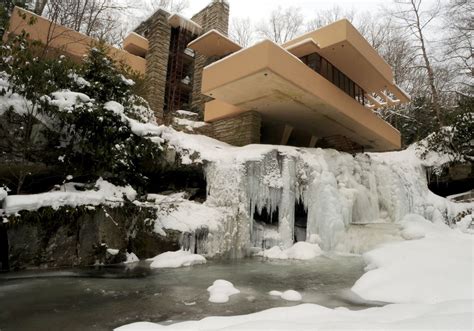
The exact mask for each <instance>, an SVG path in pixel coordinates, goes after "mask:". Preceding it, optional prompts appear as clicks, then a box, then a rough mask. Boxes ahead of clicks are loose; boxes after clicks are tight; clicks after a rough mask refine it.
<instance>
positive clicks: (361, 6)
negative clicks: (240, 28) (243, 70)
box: [184, 0, 392, 21]
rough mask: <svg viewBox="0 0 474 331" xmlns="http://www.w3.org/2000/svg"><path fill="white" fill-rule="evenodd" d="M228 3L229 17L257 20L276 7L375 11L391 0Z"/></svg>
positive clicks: (194, 8) (193, 9) (197, 4)
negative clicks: (335, 7) (339, 8)
mask: <svg viewBox="0 0 474 331" xmlns="http://www.w3.org/2000/svg"><path fill="white" fill-rule="evenodd" d="M228 1H229V3H230V15H231V17H250V18H251V19H252V20H254V21H258V20H260V19H263V18H265V17H267V16H268V14H269V13H270V12H271V11H272V10H273V9H274V8H276V7H278V6H281V7H289V6H295V7H300V8H302V9H303V13H304V14H305V16H307V17H311V15H312V14H313V13H315V12H317V11H318V10H321V9H328V8H332V7H334V6H339V7H341V8H347V9H352V8H354V9H356V10H357V12H366V11H375V10H377V9H379V8H380V7H381V6H383V5H384V4H385V5H391V4H392V1H391V0H293V1H288V0H228ZM210 2H211V0H189V5H190V6H189V9H188V10H186V11H185V12H184V14H185V15H186V16H187V17H190V16H192V15H193V14H194V13H197V12H198V11H199V10H201V9H202V8H204V7H206V6H207V5H208V4H209V3H210Z"/></svg>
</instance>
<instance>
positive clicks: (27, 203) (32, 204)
mask: <svg viewBox="0 0 474 331" xmlns="http://www.w3.org/2000/svg"><path fill="white" fill-rule="evenodd" d="M81 185H82V184H80V183H66V184H64V185H61V187H60V188H59V190H58V191H53V192H46V193H39V194H27V195H8V196H6V197H5V202H4V206H3V208H4V212H5V213H6V214H7V215H10V214H15V213H17V212H19V211H21V210H37V209H39V208H41V207H52V208H55V209H57V208H59V207H61V206H71V207H76V206H82V205H92V206H97V205H100V204H105V205H117V204H118V203H121V202H123V201H124V196H125V197H127V199H129V200H135V198H136V195H137V192H136V191H135V190H134V189H133V188H132V187H131V186H129V185H128V186H125V187H120V186H115V185H113V184H111V183H109V182H107V181H105V180H103V179H101V178H100V179H98V180H97V182H96V184H95V186H94V189H92V190H83V191H81V190H78V189H77V188H76V186H81ZM0 207H1V206H0ZM1 211H2V210H1V209H0V213H1Z"/></svg>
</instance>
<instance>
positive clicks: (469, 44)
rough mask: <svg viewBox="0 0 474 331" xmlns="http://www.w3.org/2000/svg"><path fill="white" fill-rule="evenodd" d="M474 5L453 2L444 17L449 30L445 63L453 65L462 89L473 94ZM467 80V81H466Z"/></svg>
mask: <svg viewBox="0 0 474 331" xmlns="http://www.w3.org/2000/svg"><path fill="white" fill-rule="evenodd" d="M473 13H474V3H473V2H472V0H451V1H450V2H449V3H448V5H447V7H446V12H445V15H444V21H445V26H446V27H447V28H448V33H447V38H446V40H444V42H445V45H446V46H445V48H446V51H445V61H449V62H450V63H452V65H453V69H454V70H455V71H456V73H457V75H458V77H459V78H460V79H459V80H460V84H461V88H462V89H466V88H467V90H468V91H470V92H471V93H472V88H473V87H474V86H473V83H472V77H473V75H474V67H473V39H472V37H473V36H472V32H473V29H474V23H473V22H474V21H473ZM466 78H467V79H466Z"/></svg>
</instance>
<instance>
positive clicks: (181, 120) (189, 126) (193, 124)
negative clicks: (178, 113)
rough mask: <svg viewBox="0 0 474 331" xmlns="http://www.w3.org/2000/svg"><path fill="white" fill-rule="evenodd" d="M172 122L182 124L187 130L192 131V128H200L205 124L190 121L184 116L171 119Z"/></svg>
mask: <svg viewBox="0 0 474 331" xmlns="http://www.w3.org/2000/svg"><path fill="white" fill-rule="evenodd" d="M173 122H174V123H175V124H177V125H180V126H184V127H185V128H186V129H187V130H189V131H194V129H198V128H202V127H203V126H206V125H207V123H206V122H201V121H192V120H188V119H185V118H177V117H175V118H174V119H173Z"/></svg>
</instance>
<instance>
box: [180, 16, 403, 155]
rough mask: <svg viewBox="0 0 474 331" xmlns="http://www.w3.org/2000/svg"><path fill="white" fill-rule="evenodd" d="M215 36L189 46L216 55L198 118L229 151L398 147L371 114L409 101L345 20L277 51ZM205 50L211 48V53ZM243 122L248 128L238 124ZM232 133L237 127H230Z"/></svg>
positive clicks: (395, 134) (394, 133)
mask: <svg viewBox="0 0 474 331" xmlns="http://www.w3.org/2000/svg"><path fill="white" fill-rule="evenodd" d="M225 39H226V37H225V36H223V35H222V34H220V33H218V31H210V32H208V33H206V34H205V35H203V36H201V37H199V38H198V39H196V40H194V41H193V42H191V43H190V44H189V47H190V48H191V49H194V50H195V51H196V52H197V53H199V52H203V53H205V54H206V56H208V57H211V56H218V57H220V60H219V61H217V62H215V63H213V64H211V65H209V66H207V67H205V68H204V71H203V80H202V93H203V94H204V95H207V96H209V97H210V98H213V100H212V101H209V102H207V103H206V105H205V115H204V119H205V121H206V122H209V123H213V125H214V129H215V131H216V132H217V133H218V132H219V127H221V126H222V127H224V128H225V129H224V131H229V130H231V129H230V128H232V127H235V129H236V130H238V132H239V134H238V135H230V136H227V135H226V136H225V137H220V136H219V134H217V135H216V138H218V139H221V140H224V141H227V142H229V143H232V144H236V145H245V144H249V143H270V144H282V145H287V144H289V145H294V146H307V147H315V146H318V147H326V148H328V147H329V148H336V149H338V150H342V151H347V152H360V151H387V150H396V149H399V148H400V147H401V137H400V133H399V131H398V130H396V129H395V128H393V127H392V126H391V125H390V124H388V123H387V122H385V121H384V120H383V119H382V118H380V117H379V116H377V115H376V113H375V112H374V111H375V110H377V109H378V108H380V107H386V106H391V105H395V104H399V103H404V102H408V101H409V100H410V98H409V96H408V95H407V94H406V93H405V92H403V90H402V89H400V88H399V87H398V86H397V85H396V84H395V83H394V79H393V73H392V69H391V68H390V66H389V65H388V64H387V63H386V62H385V61H384V60H383V59H382V58H381V57H380V55H379V54H378V53H377V52H376V51H375V49H373V48H372V47H371V46H370V44H369V43H368V42H367V41H366V40H365V39H364V38H363V37H362V35H360V33H359V32H358V31H357V30H356V29H355V28H354V27H353V26H352V24H351V23H350V22H349V21H347V20H340V21H337V22H335V23H333V24H330V25H328V26H325V27H323V28H321V29H318V30H316V31H313V32H310V33H307V34H305V35H303V36H301V37H298V38H296V39H294V40H292V41H290V42H287V43H285V44H283V45H278V44H275V43H274V42H272V41H270V40H264V41H261V42H259V43H257V44H256V45H253V46H251V47H248V48H245V49H241V48H240V47H238V45H237V47H234V48H233V51H232V52H230V54H229V49H230V45H231V44H232V41H230V40H226V41H225ZM211 45H213V46H212V47H211ZM242 121H244V122H245V121H250V122H252V123H254V124H255V125H245V126H244V125H242ZM237 127H238V129H237Z"/></svg>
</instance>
